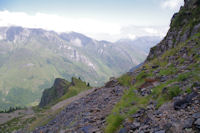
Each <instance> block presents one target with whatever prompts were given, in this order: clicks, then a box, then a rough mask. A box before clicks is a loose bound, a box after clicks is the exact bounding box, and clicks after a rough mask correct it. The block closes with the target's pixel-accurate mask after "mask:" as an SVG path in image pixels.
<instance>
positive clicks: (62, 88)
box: [39, 78, 71, 107]
mask: <svg viewBox="0 0 200 133" xmlns="http://www.w3.org/2000/svg"><path fill="white" fill-rule="evenodd" d="M69 86H71V83H70V82H68V81H67V80H65V79H61V78H57V79H55V81H54V84H53V86H52V87H51V88H49V89H46V90H44V92H43V94H42V98H41V102H40V104H39V106H40V107H44V106H46V105H47V104H49V103H50V102H52V101H53V100H55V99H56V98H59V97H61V96H63V95H64V94H65V93H66V92H67V91H68V88H69Z"/></svg>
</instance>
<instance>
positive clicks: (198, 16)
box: [147, 0, 200, 60]
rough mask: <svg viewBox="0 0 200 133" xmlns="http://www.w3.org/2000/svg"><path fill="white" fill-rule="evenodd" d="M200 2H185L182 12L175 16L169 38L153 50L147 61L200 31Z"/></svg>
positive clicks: (188, 0) (187, 0) (186, 0)
mask: <svg viewBox="0 0 200 133" xmlns="http://www.w3.org/2000/svg"><path fill="white" fill-rule="evenodd" d="M199 12H200V1H199V0H185V5H184V6H183V7H181V9H180V12H179V13H176V14H174V16H173V17H172V20H171V24H170V29H169V31H168V33H167V36H166V37H165V38H164V39H163V40H162V41H161V42H160V43H159V44H158V45H157V46H155V47H153V48H151V50H150V54H149V56H148V58H147V60H151V59H153V58H155V57H157V56H160V55H162V54H163V53H164V52H165V51H167V50H169V49H171V48H174V47H176V46H177V44H179V43H181V42H185V41H186V40H187V39H188V38H189V37H191V36H193V35H195V34H196V33H198V32H199V31H200V13H199Z"/></svg>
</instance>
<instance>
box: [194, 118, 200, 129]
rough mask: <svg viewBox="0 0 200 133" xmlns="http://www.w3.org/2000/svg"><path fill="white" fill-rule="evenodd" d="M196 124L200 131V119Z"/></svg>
mask: <svg viewBox="0 0 200 133" xmlns="http://www.w3.org/2000/svg"><path fill="white" fill-rule="evenodd" d="M194 124H195V125H196V127H197V128H198V129H200V118H199V119H197V120H196V121H195V122H194Z"/></svg>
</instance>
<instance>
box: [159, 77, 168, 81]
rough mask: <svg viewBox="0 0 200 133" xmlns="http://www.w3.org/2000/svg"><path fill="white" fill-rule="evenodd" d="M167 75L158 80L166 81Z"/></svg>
mask: <svg viewBox="0 0 200 133" xmlns="http://www.w3.org/2000/svg"><path fill="white" fill-rule="evenodd" d="M167 79H168V78H167V77H166V76H162V77H161V78H160V82H165V81H167Z"/></svg>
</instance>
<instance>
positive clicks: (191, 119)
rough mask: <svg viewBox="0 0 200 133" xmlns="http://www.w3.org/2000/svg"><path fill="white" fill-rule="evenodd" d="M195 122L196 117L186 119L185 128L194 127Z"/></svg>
mask: <svg viewBox="0 0 200 133" xmlns="http://www.w3.org/2000/svg"><path fill="white" fill-rule="evenodd" d="M193 123H194V118H188V119H186V120H185V121H184V125H183V129H185V128H192V125H193Z"/></svg>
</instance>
